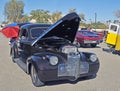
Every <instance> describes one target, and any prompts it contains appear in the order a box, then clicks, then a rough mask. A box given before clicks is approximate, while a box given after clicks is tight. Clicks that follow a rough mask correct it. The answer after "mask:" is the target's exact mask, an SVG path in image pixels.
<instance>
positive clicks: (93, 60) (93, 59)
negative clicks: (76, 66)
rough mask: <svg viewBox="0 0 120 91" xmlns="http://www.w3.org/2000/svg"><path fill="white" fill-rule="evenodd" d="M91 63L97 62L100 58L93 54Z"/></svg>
mask: <svg viewBox="0 0 120 91" xmlns="http://www.w3.org/2000/svg"><path fill="white" fill-rule="evenodd" d="M89 59H90V61H91V62H96V61H97V59H98V57H97V55H95V54H92V55H90V58H89Z"/></svg>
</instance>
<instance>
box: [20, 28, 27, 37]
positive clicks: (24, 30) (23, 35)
mask: <svg viewBox="0 0 120 91" xmlns="http://www.w3.org/2000/svg"><path fill="white" fill-rule="evenodd" d="M20 38H21V39H27V38H28V32H27V30H26V29H23V30H21V35H20Z"/></svg>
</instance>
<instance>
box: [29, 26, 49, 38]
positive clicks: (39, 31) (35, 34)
mask: <svg viewBox="0 0 120 91" xmlns="http://www.w3.org/2000/svg"><path fill="white" fill-rule="evenodd" d="M47 28H48V27H34V28H31V31H30V32H31V37H32V38H37V37H39V36H40V35H41V34H43V33H44V32H45V30H46V29H47Z"/></svg>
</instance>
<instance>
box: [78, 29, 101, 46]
mask: <svg viewBox="0 0 120 91" xmlns="http://www.w3.org/2000/svg"><path fill="white" fill-rule="evenodd" d="M102 41H103V36H101V35H99V34H97V33H95V32H92V31H88V30H79V31H78V32H77V34H76V43H77V45H79V46H86V45H90V46H91V47H96V45H97V44H99V43H101V42H102Z"/></svg>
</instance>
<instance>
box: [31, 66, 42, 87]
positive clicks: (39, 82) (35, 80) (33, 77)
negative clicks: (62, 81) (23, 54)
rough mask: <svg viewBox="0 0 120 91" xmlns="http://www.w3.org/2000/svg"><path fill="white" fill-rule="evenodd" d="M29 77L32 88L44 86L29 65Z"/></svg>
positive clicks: (32, 67) (33, 68)
mask: <svg viewBox="0 0 120 91" xmlns="http://www.w3.org/2000/svg"><path fill="white" fill-rule="evenodd" d="M30 75H31V79H32V83H33V84H34V86H36V87H40V86H43V85H44V83H43V82H42V81H41V80H40V79H39V77H38V74H37V72H36V70H35V67H34V66H33V65H31V74H30Z"/></svg>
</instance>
